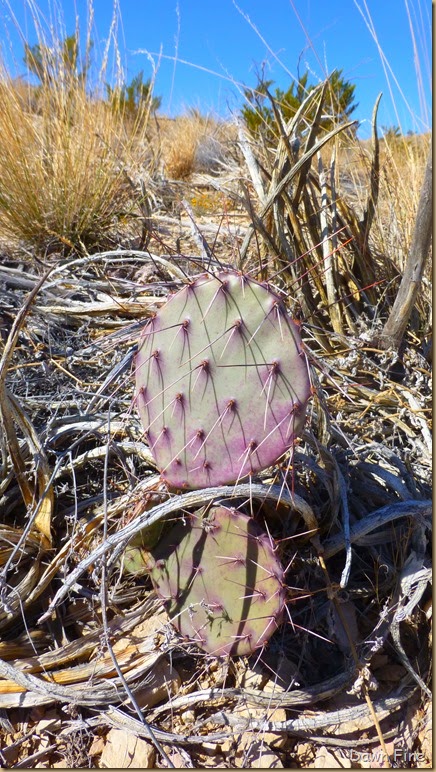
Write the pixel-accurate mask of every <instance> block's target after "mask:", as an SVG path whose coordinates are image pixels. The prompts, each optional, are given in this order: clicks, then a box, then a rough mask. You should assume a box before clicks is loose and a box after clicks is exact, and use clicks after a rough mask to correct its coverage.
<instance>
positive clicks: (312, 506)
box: [0, 85, 432, 768]
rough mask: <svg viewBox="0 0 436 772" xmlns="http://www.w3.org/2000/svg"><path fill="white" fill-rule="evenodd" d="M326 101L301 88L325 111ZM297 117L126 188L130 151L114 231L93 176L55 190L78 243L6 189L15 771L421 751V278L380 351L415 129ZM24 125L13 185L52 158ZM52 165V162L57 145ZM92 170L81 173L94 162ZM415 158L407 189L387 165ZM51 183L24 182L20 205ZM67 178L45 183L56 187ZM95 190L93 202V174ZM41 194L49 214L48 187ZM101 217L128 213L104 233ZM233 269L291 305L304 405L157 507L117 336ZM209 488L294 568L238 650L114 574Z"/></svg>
mask: <svg viewBox="0 0 436 772" xmlns="http://www.w3.org/2000/svg"><path fill="white" fill-rule="evenodd" d="M324 93H325V87H323V86H322V85H321V86H320V87H319V89H317V90H316V91H315V92H313V93H312V94H311V95H310V101H312V100H315V101H316V100H318V102H317V104H318V110H319V112H321V110H322V103H323V99H324ZM14 109H15V107H14ZM17 109H18V108H17ZM303 119H304V109H303V110H302V112H301V114H299V115H298V116H296V117H295V119H293V121H290V122H289V123H288V124H287V125H285V124H283V123H282V122H281V121H280V115H279V113H278V114H277V127H276V140H275V142H274V143H272V144H271V143H266V142H265V144H263V145H262V141H261V138H260V137H258V138H257V139H256V140H254V139H253V137H251V136H250V135H249V134H248V133H247V132H246V131H245V130H244V129H243V128H242V127H239V133H238V132H237V130H236V129H235V128H234V127H232V128H229V129H228V130H225V127H223V126H218V127H217V125H216V124H215V123H213V122H209V124H208V122H207V121H205V120H204V119H201V120H200V118H199V116H191V118H185V119H183V120H181V121H180V122H179V121H177V122H173V123H172V124H171V125H170V127H169V128H168V125H167V126H166V127H161V129H160V131H158V132H157V135H153V136H154V140H153V142H152V143H149V144H146V147H147V148H148V150H147V152H148V154H149V155H148V156H147V158H148V163H149V166H148V167H147V169H146V170H145V171H144V173H143V174H142V176H141V171H140V164H137V165H136V166H135V167H134V168H133V167H130V166H129V164H128V162H127V160H124V161H123V164H122V166H120V167H119V169H118V171H117V172H116V174H115V176H114V177H113V178H111V179H113V181H114V184H115V181H117V184H118V182H119V181H120V180H121V178H123V180H124V182H126V180H127V183H126V187H122V192H120V191H119V190H118V192H117V193H115V190H114V191H113V193H114V195H113V198H111V199H110V202H111V203H110V206H111V207H115V209H113V208H112V210H111V213H110V212H109V211H108V218H109V219H104V217H102V219H100V214H99V211H100V210H99V209H98V206H97V205H96V203H95V202H96V200H97V199H96V198H95V197H93V196H94V193H93V192H92V191H91V190H88V187H87V182H86V180H85V182H84V185H82V184H80V185H79V184H78V185H77V188H76V187H75V186H74V185H72V184H71V185H70V187H72V188H73V191H71V195H73V193H74V196H75V197H76V198H75V199H74V206H75V207H76V211H78V210H77V203H78V202H80V210H82V209H83V212H85V213H87V216H89V217H90V218H91V220H92V222H97V221H98V223H99V227H100V228H101V231H100V235H99V236H98V238H97V237H95V242H94V247H93V248H91V244H92V243H93V239H94V235H93V234H92V233H91V232H90V231H88V230H86V229H85V230H83V229H82V226H81V228H80V229H79V230H77V231H74V229H73V230H72V228H71V227H70V225H71V222H72V220H68V222H67V220H62V221H60V220H58V221H57V222H56V224H55V225H53V224H48V223H47V219H46V218H45V219H44V218H42V219H41V217H40V215H38V216H36V214H35V216H33V214H32V212H31V210H30V209H27V210H26V209H24V211H23V212H22V216H23V224H24V221H25V222H26V225H28V226H29V227H32V229H33V236H32V238H30V236H28V234H27V231H26V230H25V229H24V228H23V227H22V225H21V224H19V228H17V229H15V230H14V229H11V228H10V227H7V222H16V220H14V219H13V218H12V219H11V213H13V214H14V217H15V210H17V211H18V207H17V206H16V202H17V201H18V193H17V192H16V191H17V190H18V187H19V186H21V187H25V185H26V180H23V179H22V178H21V177H19V176H17V178H16V181H15V182H16V185H17V186H18V187H17V188H16V189H15V192H14V189H12V188H11V187H10V186H9V190H10V195H11V197H12V198H11V202H7V206H6V207H3V209H2V217H0V220H1V222H2V223H3V229H2V231H1V236H2V239H3V243H4V251H3V258H2V264H1V267H0V283H1V289H2V301H1V306H0V323H1V328H0V331H1V360H0V412H1V426H2V443H1V458H2V467H1V478H0V511H1V525H0V565H1V573H0V576H1V582H2V584H1V606H0V631H1V642H0V710H1V713H0V723H1V727H2V728H1V733H2V743H1V747H2V750H1V763H2V766H3V767H4V768H20V767H38V766H39V767H46V768H47V767H56V766H57V767H72V768H83V767H89V768H95V767H102V768H104V767H106V768H114V767H121V768H124V767H129V766H130V767H140V768H142V767H144V768H147V767H148V768H152V767H161V768H168V767H170V766H174V767H175V768H206V767H208V766H210V767H223V768H269V767H273V768H279V767H285V768H303V767H306V766H309V767H310V766H321V765H324V766H325V765H328V766H334V765H336V766H353V764H352V763H351V760H350V759H351V756H350V753H351V751H354V752H355V751H362V754H361V755H360V757H359V764H360V766H361V767H364V766H369V767H370V766H374V763H373V762H374V759H378V760H379V761H380V762H384V763H385V766H393V764H394V761H395V762H398V761H399V762H400V763H399V764H397V765H399V766H426V765H427V766H428V765H431V755H430V739H429V738H430V733H429V715H430V714H429V698H430V691H429V679H430V667H431V642H430V618H431V606H430V603H431V591H430V580H431V567H430V544H431V537H430V527H431V522H430V517H431V479H432V468H431V447H432V446H431V345H430V333H431V292H430V281H429V277H430V273H429V272H428V269H427V270H426V272H425V273H424V278H423V280H422V281H421V282H420V286H419V294H418V296H417V298H416V302H415V303H414V306H413V309H411V312H410V313H409V314H408V318H407V322H408V325H407V330H406V332H405V334H404V336H402V339H401V345H400V346H399V347H395V346H391V347H389V346H388V347H386V346H382V345H380V339H381V336H382V333H383V330H384V329H385V325H386V322H387V320H389V318H390V314H391V310H392V307H393V304H394V301H395V298H396V296H397V292H398V287H399V285H400V279H401V273H402V271H403V269H404V266H405V265H406V263H407V257H408V255H409V251H410V249H411V246H412V242H413V223H414V222H415V219H416V214H417V209H418V202H419V192H420V189H421V185H422V181H423V179H424V167H425V159H426V154H427V148H428V144H429V138H428V137H422V138H420V141H419V142H414V144H413V148H412V149H411V150H410V153H406V154H404V155H402V156H401V157H399V155H398V154H397V153H396V151H395V148H394V149H390V148H384V149H383V148H379V145H378V139H377V134H376V127H375V124H374V139H373V143H372V145H371V146H368V145H365V146H364V145H362V144H361V143H360V142H359V141H358V140H357V139H355V137H354V136H353V135H352V136H351V137H350V136H348V137H346V136H345V130H344V127H343V126H338V127H337V128H335V129H333V130H332V131H331V132H330V133H329V134H326V133H325V132H323V131H322V130H321V129H320V127H319V126H318V125H317V123H316V121H315V123H314V124H313V126H312V128H311V130H310V131H309V133H308V134H306V136H305V140H304V142H303V143H302V144H301V146H300V147H299V148H297V147H296V146H295V145H292V142H291V139H292V138H293V137H295V136H298V135H299V134H300V132H299V128H300V127H299V121H302V120H303ZM10 120H11V122H12V121H13V122H15V121H16V116H15V115H11V118H10ZM27 130H28V131H29V132H30V135H31V137H30V140H29V138H28V137H24V138H23V143H24V144H23V146H22V148H20V147H18V148H17V150H16V152H17V153H18V156H17V157H21V159H22V158H23V155H22V153H23V150H24V147H25V143H29V144H28V151H27V152H28V153H29V164H27V165H25V166H24V165H23V164H22V166H23V173H24V169H25V170H26V174H28V173H29V169H30V170H31V169H32V168H33V167H32V164H33V163H34V164H35V169H36V170H40V171H41V173H42V170H43V169H44V164H45V163H46V161H45V160H43V157H42V155H41V154H40V155H38V152H39V151H38V152H37V150H36V149H35V143H34V142H33V140H32V137H34V134H33V132H34V125H33V118H32V120H30V118H29V119H28V121H27V124H24V125H23V132H25V131H27ZM153 131H155V129H153ZM177 132H180V134H179V135H178V136H177ZM189 132H190V133H189ZM96 134H99V132H96ZM99 137H100V139H99V140H98V142H99V143H100V142H101V144H99V148H100V149H101V152H103V156H101V155H100V150H98V151H96V149H95V147H94V148H93V149H92V153H96V156H95V157H96V158H99V159H100V160H99V163H101V164H102V166H101V168H102V169H103V167H104V170H105V173H106V172H107V173H108V174H109V172H108V167H107V166H106V161H107V158H106V156H105V155H104V154H105V153H106V149H107V147H108V143H106V142H103V141H101V135H100V134H99ZM186 137H189V142H187V144H184V142H185V140H186ZM191 139H192V141H191ZM11 141H12V140H11ZM14 141H18V140H16V138H15V139H14ZM20 141H21V139H20ZM50 141H51V139H50ZM157 141H159V143H161V144H159V145H158V151H157V152H156V145H155V144H154V143H155V142H157ZM147 142H149V140H147ZM138 145H139V146H140V145H141V142H140V141H139V140H138V137H137V136H136V137H135V138H134V142H133V144H132V148H133V147H135V146H136V147H137V146H138ZM77 147H78V148H79V147H81V144H80V142H79V144H78V145H77ZM199 148H200V150H199ZM6 149H7V151H8V152H9V153H10V158H12V157H13V146H12V144H11V145H10V147H7V148H6ZM64 149H65V150H66V155H65V159H64V160H65V161H66V159H69V163H72V167H71V169H74V175H72V173H71V169H70V170H69V171H68V169H66V168H62V167H61V166H59V168H60V169H61V174H62V178H63V179H65V180H66V179H68V180H69V181H70V183H72V182H73V179H74V182H75V181H76V180H77V181H78V182H79V181H80V174H79V172H77V173H76V166H75V164H78V167H79V169H80V168H84V167H81V166H80V164H82V163H83V160H84V159H83V158H81V156H80V153H79V154H78V155H74V156H70V153H69V150H68V147H66V148H64ZM112 152H113V151H112V150H111V151H110V154H109V156H110V158H112V159H113V158H114V156H113V155H111V154H112ZM184 152H186V155H185V156H184ZM20 153H21V156H20V155H19V154H20ZM199 153H200V155H199ZM201 153H203V155H201ZM48 157H49V159H51V162H53V159H54V158H57V159H59V158H62V153H60V152H59V147H58V146H57V145H56V152H54V146H51V147H50V149H49V151H48ZM93 157H94V156H93ZM5 158H6V156H5ZM195 158H196V161H195ZM0 163H1V159H0ZM5 163H6V161H5ZM8 163H10V161H9V162H8ZM85 164H86V170H87V173H89V175H90V176H89V178H88V181H89V180H91V179H94V178H95V177H97V178H98V169H97V171H96V169H95V168H94V166H93V165H92V164H89V163H88V161H86V162H85ZM20 168H21V167H20ZM99 168H100V167H99ZM110 168H111V167H109V169H110ZM50 169H52V167H50ZM412 169H413V180H414V182H413V186H412V192H411V188H410V187H407V186H405V185H404V184H402V185H401V186H400V185H399V180H400V178H401V179H402V180H404V179H406V177H407V175H411V174H412V171H411V170H412ZM52 171H53V169H52ZM13 173H14V170H13V169H12V170H11V174H13ZM17 174H18V172H17ZM44 174H45V172H44ZM35 175H36V172H35ZM45 181H46V177H43V178H41V179H39V178H38V176H37V175H36V176H35V179H33V177H32V180H31V182H32V184H33V183H35V185H36V187H35V188H34V189H33V194H32V195H33V202H34V203H36V201H37V199H38V196H37V195H36V192H37V190H39V189H40V188H41V189H42V188H44V185H45V184H46V182H45ZM106 182H107V181H106ZM123 184H124V183H123ZM59 185H60V178H59V177H55V179H54V180H53V181H52V182H51V183H50V186H51V187H50V188H47V190H50V191H51V193H50V195H52V194H53V192H56V195H58V196H59V193H60V190H59ZM99 190H101V191H103V195H102V198H101V200H102V202H103V201H105V202H106V201H107V195H106V192H105V191H107V188H106V187H105V183H104V181H102V182H101V188H99ZM27 192H28V193H29V191H27ZM29 195H30V193H29ZM13 196H15V203H14V199H13ZM120 196H121V197H120ZM124 196H127V198H124ZM129 196H130V198H129ZM21 200H23V201H24V204H25V203H26V199H20V201H21ZM59 200H60V198H59V199H58V201H59ZM69 200H70V199H69V198H67V199H66V204H65V206H66V207H67V204H68V201H69ZM400 201H401V202H403V204H402V205H400V204H399V202H400ZM0 204H1V202H0ZM38 205H40V206H42V207H44V208H45V211H46V212H48V211H55V210H56V207H55V206H54V204H53V200H52V199H50V202H47V200H45V199H44V198H43V197H41V201H39V200H38ZM130 205H131V207H132V208H131V210H130V209H129V206H130ZM68 206H69V204H68ZM118 206H119V207H120V210H121V209H123V211H126V207H127V211H131V212H133V210H135V215H134V216H132V217H130V218H128V220H124V221H123V220H122V219H120V220H118V221H117V222H116V224H114V220H113V219H112V220H111V219H110V218H111V217H112V214H113V212H114V211H118ZM67 208H68V207H67ZM73 208H74V207H73ZM69 211H72V210H69ZM2 218H3V219H2ZM5 218H6V219H5ZM7 218H9V220H8V219H7ZM32 218H33V219H32ZM73 219H74V218H73ZM109 220H110V222H109ZM75 222H76V221H75ZM394 226H395V227H394ZM38 229H39V230H38ZM106 229H108V230H109V231H110V234H111V238H110V239H109V243H110V250H109V249H108V250H107V251H102V250H101V249H97V247H96V245H98V244H101V243H103V242H105V239H104V238H102V237H103V236H104V233H105V231H106ZM36 233H39V235H40V240H39V241H38V239H36V238H35V234H36ZM84 233H86V234H87V236H89V237H90V240H86V239H84V238H83V236H84ZM53 234H55V235H53ZM72 234H73V235H74V238H73V237H72ZM6 237H7V238H6ZM12 237H13V240H11V239H12ZM55 237H56V238H55ZM52 238H55V240H56V245H55V246H56V250H55V251H52V250H51V249H49V248H48V247H49V245H50V243H52V242H51V239H52ZM105 243H106V242H105ZM41 244H43V247H41ZM394 245H395V248H394ZM52 246H53V244H52ZM49 253H50V254H49ZM424 258H425V256H424ZM424 258H423V259H424ZM223 266H232V267H235V266H236V267H237V268H239V269H240V270H244V271H247V272H250V274H251V275H253V276H255V277H256V278H258V279H260V280H264V281H268V282H270V283H271V285H272V286H274V288H275V289H276V291H278V292H279V293H281V295H282V297H283V298H284V300H285V302H286V303H287V305H288V308H289V310H290V312H291V313H292V314H293V315H294V317H296V318H298V319H299V320H300V321H301V325H302V334H303V336H304V340H305V345H306V352H307V356H308V359H309V362H310V365H311V372H312V378H313V399H312V404H311V409H310V411H309V416H308V420H307V425H306V429H305V432H304V435H303V437H302V439H301V441H300V442H299V443H298V445H297V447H296V448H295V451H294V454H293V455H292V456H287V457H285V458H283V459H282V462H281V463H280V464H278V465H277V466H276V467H274V468H272V469H270V470H268V472H267V473H264V474H262V475H259V477H258V478H256V479H253V480H250V481H249V482H244V483H242V484H240V485H238V486H228V487H225V488H218V489H207V490H202V491H194V492H190V493H181V494H177V495H176V494H171V495H170V494H169V493H168V491H167V490H166V489H165V488H164V486H163V485H162V482H161V480H160V478H159V475H158V473H157V471H156V469H155V466H154V461H153V457H152V454H151V451H150V449H149V447H148V445H147V442H146V439H145V438H144V436H143V433H142V429H141V426H140V422H139V418H138V416H137V414H136V411H135V406H134V404H133V373H132V367H133V354H134V347H135V345H136V342H137V340H138V336H139V332H140V330H141V329H142V327H143V326H144V324H146V323H147V321H148V319H149V318H150V316H151V315H152V314H153V312H154V311H155V310H156V309H157V308H158V307H159V306H160V305H161V304H163V303H164V302H165V299H166V297H167V295H168V293H170V292H172V291H174V290H175V289H176V288H178V287H179V286H181V284H182V283H183V282H186V281H189V279H190V278H191V277H192V276H194V275H195V274H197V273H201V272H203V271H214V270H215V269H217V268H218V267H219V268H221V267H223ZM222 500H226V501H232V502H234V503H235V504H237V505H238V506H241V507H242V508H244V507H245V509H246V510H247V507H248V511H250V512H251V513H252V514H253V516H255V517H257V518H260V519H262V521H263V522H265V523H266V525H267V528H268V530H269V532H270V533H271V535H272V537H273V538H274V539H275V540H276V542H277V545H278V550H279V551H280V555H281V558H282V561H283V564H284V565H285V566H286V568H287V572H286V581H287V592H288V598H289V601H288V605H287V609H288V611H287V617H286V619H285V621H284V622H283V624H282V625H281V627H280V629H279V630H278V631H277V633H276V634H275V635H274V637H273V639H272V640H271V642H270V644H269V645H268V646H267V647H266V648H265V649H262V650H259V652H258V653H257V654H256V655H254V656H252V657H250V658H236V659H233V660H227V659H219V658H214V657H213V656H209V655H205V654H204V652H202V651H201V650H199V649H198V648H196V646H195V645H193V644H192V643H190V642H189V641H186V640H181V639H180V638H178V637H177V635H176V633H175V631H174V629H173V628H172V627H171V625H170V624H169V623H168V620H167V618H166V615H165V613H164V612H163V610H162V608H161V607H160V606H159V603H158V602H157V601H156V598H155V596H154V593H153V590H152V587H151V584H150V581H149V579H148V578H147V576H137V577H132V576H130V575H128V574H126V573H124V572H123V553H124V549H125V547H126V545H127V543H128V542H129V541H130V540H131V539H132V537H134V536H135V535H136V534H138V532H139V531H140V530H141V529H142V528H143V527H144V526H146V525H151V524H152V523H154V522H156V523H159V522H160V521H161V520H162V519H164V518H166V519H169V518H176V517H180V515H181V514H183V512H186V511H189V510H190V509H192V507H194V506H198V505H201V504H203V503H209V502H211V501H222ZM400 751H401V753H402V754H403V755H402V756H400V755H398V756H397V757H395V753H396V752H398V753H400ZM370 754H373V756H372V757H371V756H370ZM413 754H415V756H413ZM371 758H372V761H371ZM354 760H356V757H354ZM409 762H411V763H409ZM335 763H336V764H335ZM379 765H382V763H380V764H379Z"/></svg>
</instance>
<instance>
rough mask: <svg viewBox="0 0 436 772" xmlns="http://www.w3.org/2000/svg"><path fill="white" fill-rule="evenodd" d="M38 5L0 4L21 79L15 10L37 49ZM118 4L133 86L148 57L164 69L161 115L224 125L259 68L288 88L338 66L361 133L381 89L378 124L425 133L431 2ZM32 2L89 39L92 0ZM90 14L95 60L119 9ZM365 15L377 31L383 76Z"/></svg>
mask: <svg viewBox="0 0 436 772" xmlns="http://www.w3.org/2000/svg"><path fill="white" fill-rule="evenodd" d="M33 1H34V0H12V1H11V2H10V7H9V9H8V0H0V13H1V18H0V24H1V27H0V30H1V33H0V34H1V39H2V42H3V51H4V57H5V59H6V61H7V63H8V66H9V67H10V68H12V67H13V65H11V57H12V56H14V57H15V60H16V63H17V64H16V67H17V69H18V71H20V72H21V74H22V73H24V66H23V65H22V42H20V38H19V35H18V34H17V30H16V28H15V22H14V21H13V20H12V18H11V12H10V8H13V13H14V14H15V16H16V21H17V22H18V24H19V25H20V28H21V30H22V32H23V35H24V37H25V39H27V40H28V41H29V42H30V43H31V44H32V43H34V42H36V41H37V37H36V34H35V31H34V28H33V24H32V12H31V10H29V6H30V5H31V4H33ZM118 2H119V9H120V17H121V23H120V25H119V28H118V43H119V49H120V52H121V59H122V64H123V67H124V69H125V72H126V79H127V80H128V81H129V80H130V79H131V78H132V77H133V76H134V75H135V74H136V73H137V72H138V71H139V70H144V75H145V77H149V76H150V75H151V73H152V66H151V64H150V59H149V55H151V56H152V59H153V60H154V61H155V63H156V65H157V74H156V84H155V93H156V94H158V95H160V96H162V108H161V110H162V112H164V113H166V114H170V115H175V114H178V113H180V112H182V111H183V110H185V109H186V108H187V107H189V106H194V107H198V108H200V109H201V111H202V112H210V111H212V112H214V113H216V114H218V115H220V116H223V117H224V116H226V115H228V114H229V112H232V111H236V110H237V109H238V107H239V106H240V105H241V102H242V97H241V90H242V88H243V86H244V85H245V86H255V84H256V81H257V77H256V73H257V72H259V71H260V70H261V69H262V68H263V69H264V73H265V77H266V78H268V79H272V80H274V81H275V84H276V85H277V86H280V87H281V88H285V89H286V88H287V86H288V85H289V83H290V80H291V77H295V76H297V74H298V72H300V74H301V73H303V72H304V71H305V70H306V69H308V70H309V71H310V73H311V75H310V81H311V82H312V83H316V82H318V81H319V80H320V79H323V78H324V76H325V74H326V73H327V72H331V71H332V70H333V69H335V68H339V69H342V70H343V72H344V76H345V77H346V79H347V80H351V81H352V82H353V83H355V84H356V92H355V93H356V101H357V102H358V103H359V107H358V108H357V110H356V111H355V113H354V114H353V117H355V118H357V119H358V120H359V121H360V122H361V127H360V130H359V134H360V136H362V137H366V136H369V134H370V120H371V114H372V109H373V106H374V102H375V100H376V97H377V95H378V93H379V92H380V91H382V92H383V99H382V102H381V106H380V111H379V125H380V126H383V125H385V126H391V125H400V126H401V128H402V130H403V131H404V132H406V131H409V130H413V131H418V132H420V131H425V130H428V129H429V127H430V122H431V15H432V6H431V2H430V0H328V2H326V0H235V2H234V1H233V0H215V2H207V1H206V0H118ZM37 5H38V8H39V9H41V11H42V13H43V14H44V15H45V18H47V19H50V18H53V17H59V15H60V16H61V17H62V18H63V21H64V24H65V27H64V29H65V32H66V34H72V33H73V32H74V29H75V19H76V18H78V19H79V21H80V26H81V29H82V30H83V32H84V31H85V30H86V24H87V16H88V10H89V0H57V2H56V1H53V0H39V1H38V2H37ZM238 9H239V10H238ZM359 9H360V10H359ZM93 10H94V30H93V34H92V37H93V40H94V44H95V45H94V48H95V51H96V53H97V54H98V52H99V51H102V50H103V48H104V44H105V40H106V39H107V36H108V32H109V28H110V24H111V17H112V11H113V6H112V2H111V0H94V2H93ZM247 17H249V18H247ZM364 17H365V18H366V19H367V21H368V23H369V24H370V25H372V24H373V27H374V30H375V34H376V36H377V38H378V43H379V45H380V47H381V49H382V52H383V55H384V57H385V58H386V64H385V69H384V68H383V65H382V61H381V57H380V53H379V48H378V46H377V43H376V42H375V40H374V38H373V36H372V35H371V32H370V30H369V29H368V25H367V24H366V23H365V18H364ZM411 25H412V27H413V31H414V36H413V35H412V34H411ZM256 30H257V31H258V32H256ZM145 52H148V55H147V53H145ZM159 54H161V56H159ZM185 62H187V63H185ZM418 73H420V74H418ZM387 76H388V77H387Z"/></svg>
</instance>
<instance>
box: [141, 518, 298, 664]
mask: <svg viewBox="0 0 436 772" xmlns="http://www.w3.org/2000/svg"><path fill="white" fill-rule="evenodd" d="M148 569H149V571H150V576H151V579H152V581H153V584H154V586H155V588H156V591H157V593H158V594H159V595H160V597H161V598H163V600H164V602H165V605H166V608H167V611H168V614H169V617H170V619H171V621H172V624H173V625H174V626H175V627H176V628H177V630H178V631H179V632H180V633H181V635H183V636H184V637H185V638H188V639H190V640H191V641H192V642H193V643H196V644H197V645H198V646H199V647H200V648H201V649H203V650H204V651H207V652H209V653H210V654H214V655H216V656H222V655H227V654H230V655H248V654H251V652H253V651H255V649H257V648H259V647H261V646H263V645H265V644H266V642H267V641H268V640H269V638H270V637H271V635H272V634H273V633H274V632H275V631H276V630H277V627H278V625H279V624H280V622H281V620H282V616H283V609H284V605H285V599H286V590H285V586H284V572H283V568H282V565H281V563H280V561H279V559H278V558H277V556H276V554H275V550H274V544H273V542H272V540H271V539H270V538H269V537H268V535H267V534H266V533H265V532H264V531H263V530H262V528H261V527H260V526H259V525H258V524H257V523H256V522H255V521H254V520H253V519H252V518H250V517H248V516H247V515H244V514H243V513H241V512H238V511H237V510H236V509H230V508H228V507H224V506H215V507H211V509H210V510H209V511H208V512H207V513H206V514H205V516H204V517H203V512H201V511H200V512H195V513H193V514H192V515H191V516H189V517H187V518H186V519H185V520H184V521H179V522H178V523H177V524H176V525H175V526H174V527H173V528H172V529H171V530H170V531H169V532H168V533H167V534H166V535H165V536H164V537H163V539H162V540H161V541H160V542H159V544H158V545H157V546H156V547H155V548H154V549H153V550H152V558H151V557H150V562H149V564H148Z"/></svg>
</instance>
